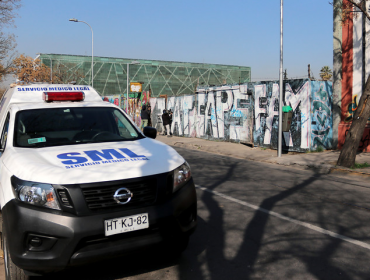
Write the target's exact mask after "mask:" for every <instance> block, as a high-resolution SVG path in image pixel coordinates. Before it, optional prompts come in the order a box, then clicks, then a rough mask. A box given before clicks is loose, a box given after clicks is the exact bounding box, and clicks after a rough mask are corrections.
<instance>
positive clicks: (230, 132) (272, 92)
mask: <svg viewBox="0 0 370 280" xmlns="http://www.w3.org/2000/svg"><path fill="white" fill-rule="evenodd" d="M332 95H333V91H332V84H331V82H319V81H310V80H287V81H284V89H283V104H284V105H285V106H290V107H291V109H292V111H293V113H292V121H291V125H290V127H289V131H286V132H283V149H284V150H286V151H299V152H304V151H307V150H315V149H317V148H318V147H323V148H324V149H332V148H333V146H332V138H333V129H332V123H333V114H332ZM166 103H167V104H166ZM150 104H151V105H152V120H153V126H154V127H156V128H157V130H159V131H162V125H161V124H162V119H161V116H162V113H163V110H164V109H167V110H172V112H173V120H172V124H171V131H172V133H173V134H174V135H176V136H184V137H198V138H203V139H209V140H220V141H231V142H242V143H253V144H254V145H255V146H260V147H268V148H273V149H277V145H278V122H279V83H278V82H273V81H271V82H256V83H248V84H243V85H228V86H219V87H207V88H198V91H197V93H196V94H194V95H192V96H178V97H169V98H168V99H167V102H166V100H165V99H164V98H151V99H150Z"/></svg>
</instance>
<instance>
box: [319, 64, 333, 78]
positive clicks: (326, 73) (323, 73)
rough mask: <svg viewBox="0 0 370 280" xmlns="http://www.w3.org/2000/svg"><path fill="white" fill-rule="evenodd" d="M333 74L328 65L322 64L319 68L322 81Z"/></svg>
mask: <svg viewBox="0 0 370 280" xmlns="http://www.w3.org/2000/svg"><path fill="white" fill-rule="evenodd" d="M332 76H333V72H332V71H331V69H330V67H329V66H324V67H323V68H321V70H320V77H321V79H322V80H323V81H328V80H330V79H331V77H332Z"/></svg>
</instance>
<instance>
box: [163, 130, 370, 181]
mask: <svg viewBox="0 0 370 280" xmlns="http://www.w3.org/2000/svg"><path fill="white" fill-rule="evenodd" d="M156 140H158V141H161V142H163V143H165V144H167V145H170V146H175V147H181V148H187V149H193V150H199V151H203V152H210V153H214V154H219V155H224V156H229V157H235V158H240V159H248V160H254V161H259V162H268V163H274V164H282V165H295V166H296V167H299V168H305V169H308V168H313V169H316V170H317V171H318V172H319V173H325V174H326V173H344V174H348V175H357V176H369V177H370V167H367V168H359V169H349V168H344V167H337V166H336V162H337V160H338V157H339V151H324V152H320V153H288V154H283V155H282V156H281V157H277V151H276V150H270V149H264V148H261V147H254V148H252V147H249V146H246V145H243V144H237V143H230V142H221V141H209V140H204V139H199V138H186V137H176V136H172V137H167V136H162V135H158V136H157V138H156ZM365 162H367V163H369V164H370V153H360V154H358V155H357V156H356V163H365Z"/></svg>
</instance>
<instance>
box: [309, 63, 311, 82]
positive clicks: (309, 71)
mask: <svg viewBox="0 0 370 280" xmlns="http://www.w3.org/2000/svg"><path fill="white" fill-rule="evenodd" d="M308 79H309V80H311V65H310V64H308Z"/></svg>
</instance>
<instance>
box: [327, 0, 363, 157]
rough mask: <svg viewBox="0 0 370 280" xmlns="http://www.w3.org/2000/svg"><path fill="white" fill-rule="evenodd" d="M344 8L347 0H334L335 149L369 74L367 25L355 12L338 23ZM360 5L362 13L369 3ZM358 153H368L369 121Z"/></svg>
mask: <svg viewBox="0 0 370 280" xmlns="http://www.w3.org/2000/svg"><path fill="white" fill-rule="evenodd" d="M348 4H349V1H348V0H335V1H334V5H333V9H334V10H333V11H334V13H333V14H334V17H333V27H334V28H333V47H334V60H333V65H334V72H333V74H334V75H333V79H334V95H333V104H334V110H333V112H334V121H333V122H334V139H335V141H334V144H335V147H338V148H339V149H340V148H341V147H342V146H343V144H344V141H345V137H346V135H347V132H348V130H349V128H350V126H351V123H352V118H353V115H354V112H355V111H356V110H357V106H358V102H359V100H360V97H361V95H362V91H363V90H364V88H365V82H366V80H367V78H368V77H369V74H370V41H369V31H370V21H369V20H367V19H366V18H365V16H364V15H363V14H362V13H361V12H360V11H359V10H358V9H357V8H355V9H354V13H351V14H350V15H349V16H348V17H347V18H346V20H345V21H342V17H341V14H342V11H343V8H345V7H347V5H348ZM364 4H365V5H366V7H365V10H366V11H369V9H370V1H365V2H364ZM336 136H338V137H337V138H336ZM336 140H337V141H336ZM359 151H365V152H370V119H369V120H368V122H367V125H366V127H365V131H364V134H363V137H362V139H361V142H360V145H359Z"/></svg>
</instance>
